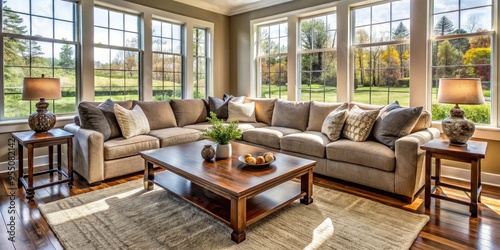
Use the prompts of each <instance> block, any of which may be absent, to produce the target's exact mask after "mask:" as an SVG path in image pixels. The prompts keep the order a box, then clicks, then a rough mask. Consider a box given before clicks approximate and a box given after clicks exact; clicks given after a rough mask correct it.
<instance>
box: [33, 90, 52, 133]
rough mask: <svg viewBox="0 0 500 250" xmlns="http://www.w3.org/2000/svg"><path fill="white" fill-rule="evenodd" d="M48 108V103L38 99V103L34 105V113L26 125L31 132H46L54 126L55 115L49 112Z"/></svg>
mask: <svg viewBox="0 0 500 250" xmlns="http://www.w3.org/2000/svg"><path fill="white" fill-rule="evenodd" d="M48 107H49V103H47V102H46V101H45V99H43V98H40V102H38V103H37V104H36V108H37V109H36V112H34V113H33V114H31V115H30V117H29V118H28V124H29V126H30V128H31V129H32V130H33V131H35V132H37V133H42V132H47V131H49V130H50V129H52V128H53V127H54V126H55V125H56V115H54V114H53V113H52V112H49V111H48V110H47V108H48Z"/></svg>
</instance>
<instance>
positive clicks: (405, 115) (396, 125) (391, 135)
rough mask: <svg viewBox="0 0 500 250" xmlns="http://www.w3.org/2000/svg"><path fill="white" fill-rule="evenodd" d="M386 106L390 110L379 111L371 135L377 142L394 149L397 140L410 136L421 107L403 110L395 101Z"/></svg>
mask: <svg viewBox="0 0 500 250" xmlns="http://www.w3.org/2000/svg"><path fill="white" fill-rule="evenodd" d="M387 106H391V108H388V109H382V110H381V114H380V115H379V117H378V118H377V120H376V122H375V124H374V125H373V135H374V137H375V139H377V141H379V142H381V143H383V144H384V145H386V146H388V147H390V148H394V143H395V142H396V140H397V139H399V138H401V137H403V136H406V135H409V134H410V132H411V130H412V129H413V127H414V126H415V124H416V123H417V120H418V118H419V117H420V114H421V113H422V109H423V107H421V106H420V107H412V108H403V107H401V106H400V105H399V103H398V102H397V101H396V102H394V103H391V104H389V105H387ZM382 111H383V113H382Z"/></svg>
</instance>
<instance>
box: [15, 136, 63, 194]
mask: <svg viewBox="0 0 500 250" xmlns="http://www.w3.org/2000/svg"><path fill="white" fill-rule="evenodd" d="M12 136H14V139H15V140H16V141H17V143H18V154H19V156H18V159H19V179H18V184H17V185H18V187H19V188H21V187H24V188H25V189H26V195H27V196H26V198H28V200H29V201H33V198H34V197H35V189H39V188H44V187H48V186H52V185H55V184H60V183H64V182H68V185H69V188H72V187H73V134H71V133H69V132H66V131H64V130H62V129H60V128H56V129H51V130H49V131H47V132H44V133H35V131H25V132H16V133H12ZM62 144H67V148H68V150H67V156H68V173H65V172H64V171H63V170H62V169H61V163H62V160H61V158H62V157H61V145H62ZM54 146H57V169H54ZM23 147H25V148H27V149H28V174H23V171H24V169H23V168H24V163H23V158H24V153H23V150H24V149H23ZM40 147H49V155H48V156H49V170H45V171H40V172H36V173H34V172H33V159H34V154H33V151H34V149H35V148H40ZM53 172H57V173H58V174H60V175H63V176H64V177H65V178H63V179H62V180H58V181H53V182H50V183H47V184H44V185H40V186H33V176H35V175H41V174H48V173H50V174H52V173H53ZM25 177H28V183H26V180H25Z"/></svg>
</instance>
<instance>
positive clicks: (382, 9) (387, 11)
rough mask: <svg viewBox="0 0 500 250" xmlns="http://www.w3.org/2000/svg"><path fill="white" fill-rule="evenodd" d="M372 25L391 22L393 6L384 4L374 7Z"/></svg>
mask: <svg viewBox="0 0 500 250" xmlns="http://www.w3.org/2000/svg"><path fill="white" fill-rule="evenodd" d="M372 13H373V15H372V24H375V23H381V22H388V21H390V20H391V4H390V3H384V4H379V5H374V6H373V7H372Z"/></svg>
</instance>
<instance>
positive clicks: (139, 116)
mask: <svg viewBox="0 0 500 250" xmlns="http://www.w3.org/2000/svg"><path fill="white" fill-rule="evenodd" d="M115 114H116V120H118V124H119V125H120V129H121V130H122V134H123V137H125V139H128V138H131V137H134V136H136V135H144V134H148V133H149V130H150V129H149V122H148V118H147V117H146V115H145V114H144V111H142V108H141V107H140V106H139V105H135V107H134V108H133V109H132V110H128V109H126V108H123V107H121V106H120V105H118V104H115Z"/></svg>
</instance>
